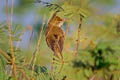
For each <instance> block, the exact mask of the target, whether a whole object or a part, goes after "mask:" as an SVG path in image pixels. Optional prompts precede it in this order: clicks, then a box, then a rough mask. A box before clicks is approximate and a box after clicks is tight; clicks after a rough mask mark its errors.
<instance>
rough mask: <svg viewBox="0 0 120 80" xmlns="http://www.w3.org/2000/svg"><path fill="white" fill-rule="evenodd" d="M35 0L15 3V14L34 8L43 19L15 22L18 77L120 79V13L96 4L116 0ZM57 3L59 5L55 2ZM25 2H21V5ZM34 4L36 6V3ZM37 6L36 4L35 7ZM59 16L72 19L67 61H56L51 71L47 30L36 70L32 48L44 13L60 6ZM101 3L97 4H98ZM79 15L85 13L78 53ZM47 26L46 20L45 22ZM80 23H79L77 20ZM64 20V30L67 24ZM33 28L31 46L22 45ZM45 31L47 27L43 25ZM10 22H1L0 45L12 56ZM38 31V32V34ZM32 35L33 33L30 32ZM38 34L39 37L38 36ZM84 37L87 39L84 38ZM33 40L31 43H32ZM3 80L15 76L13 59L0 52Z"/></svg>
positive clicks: (47, 14)
mask: <svg viewBox="0 0 120 80" xmlns="http://www.w3.org/2000/svg"><path fill="white" fill-rule="evenodd" d="M33 2H34V1H33V0H19V2H18V3H19V4H18V5H17V6H16V7H15V14H21V15H22V14H23V13H24V12H27V11H28V13H29V11H32V10H33V8H34V9H36V10H35V12H37V15H38V16H39V17H40V19H41V20H39V21H38V22H36V23H35V24H34V25H33V27H32V29H31V27H26V28H25V26H23V24H15V23H13V24H12V41H13V43H14V46H13V47H14V52H15V64H16V66H17V78H18V80H91V79H92V78H94V79H92V80H118V79H120V43H119V42H120V35H119V30H118V29H119V21H120V20H119V15H118V16H115V17H114V16H113V15H111V14H108V13H107V14H104V13H103V14H99V12H101V11H100V10H99V9H98V8H95V7H93V6H94V5H96V4H97V5H98V4H101V5H105V6H109V7H110V6H113V5H114V4H115V0H110V1H109V2H108V1H106V0H84V1H83V0H61V1H57V0H54V1H49V2H48V3H47V1H46V3H47V4H43V3H42V4H40V6H39V5H38V4H39V3H33ZM55 4H57V7H56V6H55ZM21 5H22V6H21ZM33 6H34V7H33ZM35 6H37V8H36V7H35ZM60 7H61V8H63V9H64V10H62V11H60V12H58V14H57V15H58V16H60V17H64V18H66V19H70V29H69V32H68V34H67V35H66V38H65V43H64V51H63V55H64V61H65V63H64V65H63V68H62V70H61V72H59V70H60V69H61V65H62V62H61V60H58V61H55V62H54V63H55V64H53V67H54V70H53V71H51V70H50V67H51V62H52V58H53V54H51V53H53V52H52V51H51V50H50V49H48V47H47V45H46V42H45V36H44V32H43V33H42V39H41V42H40V50H39V51H38V53H39V54H38V55H37V56H36V62H35V63H34V70H33V71H32V67H31V65H30V61H31V58H32V56H33V52H34V51H35V47H36V45H37V43H36V42H37V41H38V36H39V35H40V30H41V29H42V28H41V26H42V22H43V16H44V15H45V17H46V18H47V20H48V18H49V17H51V15H52V13H54V12H55V11H57V10H58V9H60ZM97 7H98V6H97ZM80 15H82V16H84V20H83V22H82V29H81V32H80V45H79V49H78V55H77V56H76V57H75V56H74V53H75V52H76V51H75V49H76V43H77V42H76V41H77V40H76V39H77V37H78V36H77V30H76V27H78V26H77V25H78V24H79V22H80V20H79V19H80ZM43 23H45V26H44V27H46V26H47V21H45V22H43ZM76 23H77V24H76ZM66 24H68V23H67V22H66V23H65V25H64V26H63V27H64V30H65V29H67V28H66ZM28 30H29V31H30V30H31V31H32V30H33V36H31V41H30V42H29V44H28V45H30V46H28V48H24V47H23V48H20V47H19V44H22V43H21V41H22V38H21V37H22V36H24V34H25V33H26V32H27V31H28ZM44 31H45V28H44ZM8 34H9V33H8V25H7V22H3V23H0V49H1V50H3V51H4V52H5V55H8V56H9V57H10V58H11V51H10V45H9V38H8V37H9V35H8ZM36 34H37V36H36ZM31 35H32V34H31ZM36 37H37V38H36ZM84 38H85V39H84ZM31 43H32V44H31ZM0 80H15V77H14V75H13V73H12V68H11V62H10V61H9V60H7V58H6V57H5V56H4V55H3V54H2V52H0Z"/></svg>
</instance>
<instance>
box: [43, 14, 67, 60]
mask: <svg viewBox="0 0 120 80" xmlns="http://www.w3.org/2000/svg"><path fill="white" fill-rule="evenodd" d="M64 21H65V20H64V19H62V18H61V17H59V16H56V15H53V17H52V18H51V19H50V20H49V22H48V26H47V29H46V33H45V36H46V42H47V45H48V47H49V48H50V49H51V50H52V51H53V52H54V56H55V57H57V58H59V56H58V54H60V56H61V58H62V59H63V55H62V51H63V46H64V38H65V36H64V35H65V32H64V30H63V29H62V28H61V27H62V25H63V23H64Z"/></svg>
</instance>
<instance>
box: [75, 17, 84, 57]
mask: <svg viewBox="0 0 120 80" xmlns="http://www.w3.org/2000/svg"><path fill="white" fill-rule="evenodd" d="M81 25H82V17H81V16H80V23H79V26H78V35H77V46H76V52H75V56H77V55H78V50H79V45H80V31H81Z"/></svg>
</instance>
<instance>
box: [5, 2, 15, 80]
mask: <svg viewBox="0 0 120 80" xmlns="http://www.w3.org/2000/svg"><path fill="white" fill-rule="evenodd" d="M12 5H13V0H12ZM12 8H13V7H11V13H12V14H11V15H13V9H12ZM6 12H7V22H8V32H9V43H10V49H11V55H12V66H13V73H14V77H15V79H16V80H17V72H16V64H15V56H14V48H13V42H12V30H11V25H12V24H11V21H10V17H9V10H8V0H6Z"/></svg>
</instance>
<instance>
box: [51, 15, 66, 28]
mask: <svg viewBox="0 0 120 80" xmlns="http://www.w3.org/2000/svg"><path fill="white" fill-rule="evenodd" d="M64 21H65V20H64V19H62V18H61V17H59V16H54V17H53V18H52V19H51V20H50V21H49V24H51V25H54V26H58V27H61V26H62V25H63V23H64Z"/></svg>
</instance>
